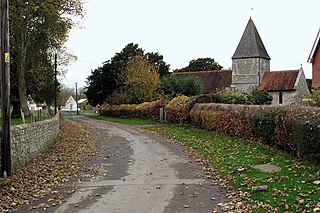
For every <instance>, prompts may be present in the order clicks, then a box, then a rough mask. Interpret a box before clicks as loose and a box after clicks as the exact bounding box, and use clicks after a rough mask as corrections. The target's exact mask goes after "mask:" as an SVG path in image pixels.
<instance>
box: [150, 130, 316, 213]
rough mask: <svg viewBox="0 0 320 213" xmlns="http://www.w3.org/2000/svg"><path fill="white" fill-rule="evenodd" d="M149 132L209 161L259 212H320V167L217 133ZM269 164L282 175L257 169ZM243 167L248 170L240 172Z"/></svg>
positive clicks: (198, 131) (188, 131)
mask: <svg viewBox="0 0 320 213" xmlns="http://www.w3.org/2000/svg"><path fill="white" fill-rule="evenodd" d="M147 129H149V130H151V131H154V132H157V133H159V134H161V135H164V136H166V137H169V138H172V139H176V140H178V141H179V142H181V143H183V144H184V145H186V146H188V147H190V148H191V149H193V150H194V151H196V152H197V153H198V154H199V155H200V156H201V157H203V158H205V159H207V160H209V162H210V163H211V165H212V166H213V167H214V168H215V169H216V171H217V172H218V174H219V175H221V177H225V178H228V179H231V183H230V184H231V185H232V187H233V188H234V189H235V190H238V191H242V192H244V193H246V194H247V195H248V201H249V202H250V203H251V205H252V206H253V208H254V211H255V212H264V210H269V211H276V212H314V210H317V209H319V208H320V194H319V193H320V185H318V184H316V183H317V182H316V181H318V180H320V166H316V165H313V164H311V163H309V162H305V161H297V160H296V159H293V158H291V157H290V156H288V155H285V154H283V153H281V152H280V151H278V150H274V149H271V148H269V147H267V146H264V145H262V144H259V143H255V142H253V141H250V140H244V139H240V138H234V137H229V136H226V135H222V134H219V133H216V132H208V131H205V130H199V129H194V128H184V127H181V126H176V125H160V126H154V127H148V128H147ZM265 163H272V164H273V165H276V166H278V167H280V168H281V171H280V172H274V173H266V172H262V171H260V170H257V169H255V168H253V166H254V165H257V164H265ZM239 167H241V168H244V169H245V170H244V171H242V172H236V168H239ZM262 185H266V186H268V190H267V191H261V192H252V187H254V186H262ZM275 209H276V210H275ZM319 212H320V209H319Z"/></svg>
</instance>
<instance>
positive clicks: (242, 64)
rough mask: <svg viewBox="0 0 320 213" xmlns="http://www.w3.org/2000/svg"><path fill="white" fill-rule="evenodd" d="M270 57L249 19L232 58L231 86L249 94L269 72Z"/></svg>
mask: <svg viewBox="0 0 320 213" xmlns="http://www.w3.org/2000/svg"><path fill="white" fill-rule="evenodd" d="M270 59H271V58H270V57H269V55H268V52H267V50H266V48H265V47H264V45H263V42H262V40H261V38H260V35H259V33H258V30H257V28H256V26H255V25H254V23H253V20H252V19H251V18H250V20H249V21H248V24H247V27H246V29H245V31H244V33H243V35H242V37H241V40H240V42H239V45H238V47H237V49H236V51H235V53H234V54H233V56H232V84H231V87H233V88H236V89H237V90H240V91H244V92H247V93H250V92H251V91H252V89H253V88H255V87H257V86H258V85H259V84H260V83H261V80H262V77H263V74H264V73H265V72H269V71H270Z"/></svg>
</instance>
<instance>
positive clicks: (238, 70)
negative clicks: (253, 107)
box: [231, 58, 270, 92]
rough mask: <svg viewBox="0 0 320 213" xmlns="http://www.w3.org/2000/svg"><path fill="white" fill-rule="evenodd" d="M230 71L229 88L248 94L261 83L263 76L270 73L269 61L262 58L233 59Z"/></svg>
mask: <svg viewBox="0 0 320 213" xmlns="http://www.w3.org/2000/svg"><path fill="white" fill-rule="evenodd" d="M232 71H233V72H232V85H231V87H234V88H236V89H238V90H241V91H244V92H250V91H251V90H252V88H253V87H255V86H258V85H259V84H260V83H261V80H262V76H263V74H264V73H265V72H267V71H270V60H267V59H262V58H245V59H234V60H233V61H232Z"/></svg>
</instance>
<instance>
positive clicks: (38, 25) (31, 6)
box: [10, 0, 83, 115]
mask: <svg viewBox="0 0 320 213" xmlns="http://www.w3.org/2000/svg"><path fill="white" fill-rule="evenodd" d="M82 15H83V10H82V4H81V1H80V0H56V1H53V0H33V1H25V0H15V1H11V2H10V17H11V18H10V44H11V45H10V46H11V57H12V60H11V61H12V63H11V73H12V76H13V78H12V80H11V85H12V86H13V88H12V95H13V96H14V98H13V99H16V100H19V102H20V107H21V109H22V110H23V111H24V113H25V114H26V115H28V113H29V110H28V106H27V96H28V95H31V96H32V97H33V98H35V99H36V100H37V101H46V102H47V104H51V103H52V102H53V100H54V97H55V95H56V90H55V81H54V77H55V76H54V70H53V66H54V65H53V63H52V59H53V54H54V53H56V52H60V53H63V54H62V55H61V56H62V57H63V58H68V57H69V56H68V54H65V53H66V52H65V51H62V50H63V45H64V43H65V42H66V40H67V36H68V32H69V30H70V29H71V27H72V26H74V24H75V23H74V22H73V20H72V17H74V16H80V17H81V16H82ZM71 58H72V57H71ZM65 61H68V60H65ZM26 79H28V80H26Z"/></svg>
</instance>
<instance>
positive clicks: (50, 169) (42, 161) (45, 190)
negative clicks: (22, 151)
mask: <svg viewBox="0 0 320 213" xmlns="http://www.w3.org/2000/svg"><path fill="white" fill-rule="evenodd" d="M96 150H97V141H96V139H95V138H93V137H92V136H91V135H90V132H89V127H88V126H85V125H81V124H79V123H76V122H73V121H70V120H66V119H61V121H60V135H59V141H58V142H57V143H56V144H55V145H53V147H52V148H51V149H50V150H49V151H48V152H47V153H45V154H43V155H42V156H40V157H38V158H37V159H35V160H33V161H32V162H30V163H29V164H28V165H25V166H23V167H21V168H20V169H18V170H17V171H15V172H14V174H13V175H12V176H10V177H8V178H6V179H3V178H0V192H1V193H0V212H9V211H13V210H15V209H18V207H21V206H23V205H28V206H31V207H29V209H28V210H32V209H40V208H41V209H43V210H46V209H47V208H50V207H52V206H56V205H58V204H60V203H62V202H63V201H64V196H63V191H65V192H67V194H72V193H74V192H75V190H74V189H72V187H71V186H70V185H69V184H68V182H67V181H68V180H70V179H71V178H78V180H79V181H81V174H79V171H80V169H81V166H82V164H83V162H84V161H85V160H87V159H89V158H90V157H92V156H94V155H95V154H96ZM44 198H45V199H46V202H45V203H37V201H39V200H42V199H44ZM34 203H36V204H35V205H33V204H34Z"/></svg>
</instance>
